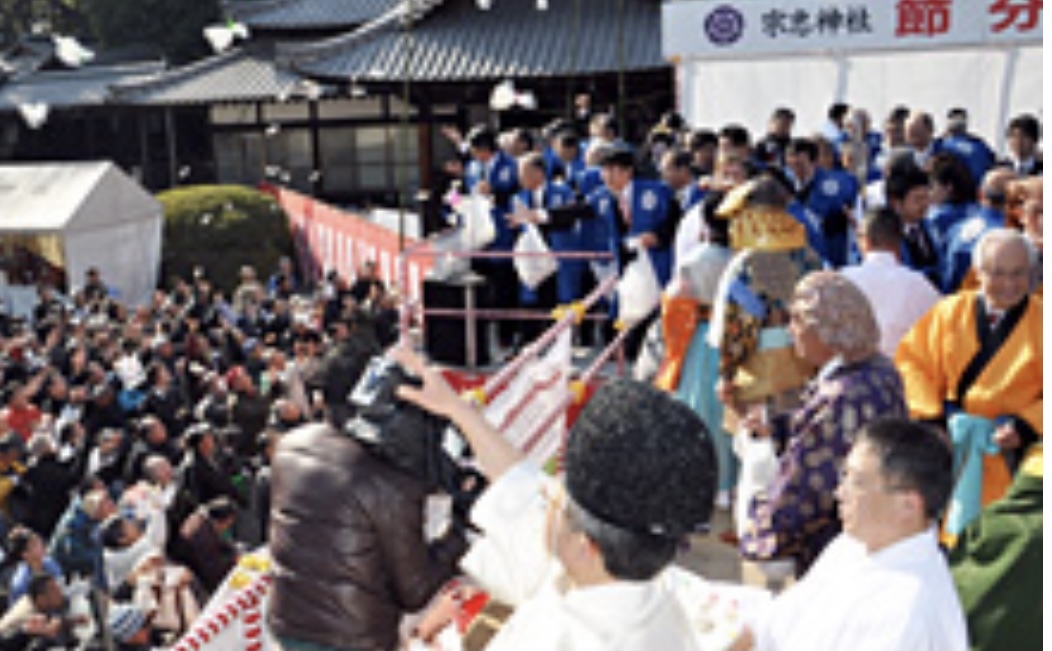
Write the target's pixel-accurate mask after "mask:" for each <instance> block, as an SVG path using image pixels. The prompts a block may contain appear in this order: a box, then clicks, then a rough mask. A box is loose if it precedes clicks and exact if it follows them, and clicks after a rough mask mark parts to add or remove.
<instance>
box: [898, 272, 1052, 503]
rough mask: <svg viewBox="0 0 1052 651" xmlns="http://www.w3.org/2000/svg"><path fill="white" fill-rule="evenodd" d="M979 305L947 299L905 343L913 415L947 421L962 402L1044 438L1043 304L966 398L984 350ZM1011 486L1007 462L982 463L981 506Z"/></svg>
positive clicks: (903, 369)
mask: <svg viewBox="0 0 1052 651" xmlns="http://www.w3.org/2000/svg"><path fill="white" fill-rule="evenodd" d="M890 300H893V299H890ZM976 300H978V294H977V293H976V292H971V291H968V292H960V293H958V294H954V295H952V296H948V297H947V298H944V299H943V300H942V301H940V302H939V303H938V304H936V306H935V307H934V308H932V309H931V311H929V312H928V314H926V315H925V316H924V317H922V318H921V319H920V320H919V321H918V322H917V323H916V324H914V326H913V328H912V329H911V330H910V331H909V332H908V333H906V336H905V337H903V339H902V341H901V342H900V343H899V347H898V350H897V351H896V354H895V365H896V366H897V367H898V369H899V373H901V374H902V379H903V381H904V382H905V385H906V402H907V404H908V405H909V408H910V415H911V416H913V417H914V418H924V419H940V418H944V417H946V415H947V414H946V413H945V408H946V405H947V403H956V404H958V405H960V406H961V408H962V409H963V410H964V411H965V412H967V413H969V414H973V415H975V416H982V417H985V418H990V419H996V418H998V417H1001V416H1015V417H1018V418H1021V419H1023V420H1025V421H1026V422H1027V424H1029V425H1030V427H1031V428H1032V429H1033V430H1034V432H1036V433H1037V434H1038V436H1043V430H1042V425H1041V416H1042V411H1043V408H1044V402H1043V399H1042V395H1041V392H1042V377H1043V372H1042V358H1041V355H1042V350H1043V346H1042V338H1043V335H1042V332H1041V328H1042V322H1043V320H1042V316H1041V298H1040V297H1038V296H1031V297H1030V301H1029V304H1028V305H1027V308H1026V310H1025V311H1024V312H1023V315H1022V316H1021V317H1020V319H1019V322H1018V323H1017V324H1016V326H1015V328H1014V329H1013V330H1012V332H1011V334H1009V335H1008V338H1007V339H1006V340H1005V341H1004V343H1003V344H1002V345H1001V347H1000V348H999V349H998V350H997V352H995V353H994V355H993V356H992V357H991V359H990V360H989V363H988V364H987V365H986V367H985V368H984V369H983V371H982V373H980V374H979V376H978V377H977V378H976V380H975V382H974V383H973V384H972V386H971V388H970V389H969V390H968V393H967V395H965V396H963V399H962V397H961V396H958V395H957V384H958V381H959V380H960V377H961V375H962V374H963V373H964V371H965V369H966V368H967V367H968V364H969V362H971V360H972V358H973V357H975V355H976V353H978V352H979V348H980V342H979V335H978V326H977V324H976V304H975V303H976ZM1010 483H1011V476H1010V473H1009V470H1008V466H1007V464H1006V463H1005V461H1004V458H1003V457H1002V456H987V457H984V459H983V504H984V505H985V504H988V503H989V502H991V501H993V500H995V499H998V498H1000V497H1002V496H1003V495H1004V493H1005V491H1006V490H1007V488H1008V486H1009V484H1010Z"/></svg>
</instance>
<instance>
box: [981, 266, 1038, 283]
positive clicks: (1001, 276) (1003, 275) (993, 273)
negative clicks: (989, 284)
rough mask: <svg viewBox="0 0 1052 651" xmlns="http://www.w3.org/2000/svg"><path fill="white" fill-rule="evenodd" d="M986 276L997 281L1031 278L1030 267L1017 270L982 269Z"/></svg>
mask: <svg viewBox="0 0 1052 651" xmlns="http://www.w3.org/2000/svg"><path fill="white" fill-rule="evenodd" d="M980 272H981V273H982V274H983V275H984V276H988V277H990V278H993V279H995V280H1021V279H1023V278H1029V277H1030V267H1029V266H1027V267H1017V268H1015V269H998V268H994V269H980Z"/></svg>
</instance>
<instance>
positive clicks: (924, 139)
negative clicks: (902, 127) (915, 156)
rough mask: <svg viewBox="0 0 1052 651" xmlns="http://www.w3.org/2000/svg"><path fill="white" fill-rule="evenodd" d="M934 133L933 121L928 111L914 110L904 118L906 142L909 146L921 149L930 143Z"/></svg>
mask: <svg viewBox="0 0 1052 651" xmlns="http://www.w3.org/2000/svg"><path fill="white" fill-rule="evenodd" d="M934 135H935V122H934V121H933V120H932V118H931V114H930V113H925V112H924V111H914V112H913V113H910V116H909V117H908V118H907V119H906V142H907V144H909V146H910V147H913V148H914V149H916V150H918V151H923V150H925V149H927V148H928V145H930V144H931V141H932V138H933V137H934Z"/></svg>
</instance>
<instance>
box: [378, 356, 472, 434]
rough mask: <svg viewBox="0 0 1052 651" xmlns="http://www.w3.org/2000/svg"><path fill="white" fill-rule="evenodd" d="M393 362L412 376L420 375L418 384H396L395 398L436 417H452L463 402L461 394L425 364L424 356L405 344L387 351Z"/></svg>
mask: <svg viewBox="0 0 1052 651" xmlns="http://www.w3.org/2000/svg"><path fill="white" fill-rule="evenodd" d="M387 356H388V358H389V359H391V360H392V361H395V362H397V363H398V364H401V366H402V368H404V369H405V370H406V371H407V372H408V373H410V374H411V375H415V376H417V377H419V378H420V380H421V382H422V383H423V384H422V385H421V386H419V387H414V386H411V385H408V384H403V385H402V386H400V387H398V397H399V398H401V399H402V400H406V401H408V402H411V403H413V404H415V405H417V406H418V407H420V408H422V409H425V410H427V411H429V412H431V413H432V414H435V415H436V416H444V417H446V418H453V416H454V414H455V412H456V410H457V409H458V408H459V407H462V406H463V405H464V401H463V400H462V399H461V397H460V395H459V394H457V392H456V391H455V390H454V389H453V387H451V386H450V385H449V382H447V381H446V379H445V378H444V377H442V374H441V373H439V372H438V371H437V370H436V369H435V368H434V367H431V366H429V365H428V364H427V362H426V361H425V360H424V358H423V357H421V356H420V355H419V354H417V353H414V352H413V351H411V350H410V349H409V348H407V347H405V346H397V347H395V348H393V349H391V350H390V352H388V353H387Z"/></svg>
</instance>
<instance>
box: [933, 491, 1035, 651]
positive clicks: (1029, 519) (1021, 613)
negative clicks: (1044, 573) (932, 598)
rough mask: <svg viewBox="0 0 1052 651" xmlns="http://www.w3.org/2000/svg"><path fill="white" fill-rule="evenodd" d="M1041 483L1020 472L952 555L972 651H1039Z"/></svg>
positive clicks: (975, 522) (972, 527) (953, 570)
mask: <svg viewBox="0 0 1052 651" xmlns="http://www.w3.org/2000/svg"><path fill="white" fill-rule="evenodd" d="M1043 483H1044V482H1043V479H1042V477H1041V476H1034V475H1032V474H1027V473H1024V472H1020V473H1019V474H1018V475H1017V476H1016V479H1015V482H1014V483H1013V484H1012V487H1011V488H1010V489H1009V491H1008V494H1007V495H1005V497H1004V499H1001V500H999V501H997V502H994V503H992V504H990V506H988V507H987V508H986V509H984V510H983V512H982V514H981V515H980V516H979V517H978V518H977V519H976V520H975V521H974V522H973V523H972V524H971V525H969V526H968V528H967V529H965V530H964V533H963V534H962V535H961V537H960V538H959V539H958V542H957V546H956V547H954V549H953V551H952V552H951V553H950V569H951V571H952V573H953V579H954V582H955V583H956V584H957V591H958V593H959V594H960V597H961V606H962V607H963V608H964V612H965V616H966V618H967V620H968V636H969V638H970V639H971V643H972V649H976V650H982V651H986V650H991V651H998V650H1001V649H1004V650H1011V651H1027V650H1029V649H1034V650H1035V651H1036V650H1038V649H1041V637H1042V635H1041V601H1042V584H1041V540H1042V537H1043V534H1042V523H1043V519H1044V518H1043V515H1042V499H1041V489H1042V485H1043Z"/></svg>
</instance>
